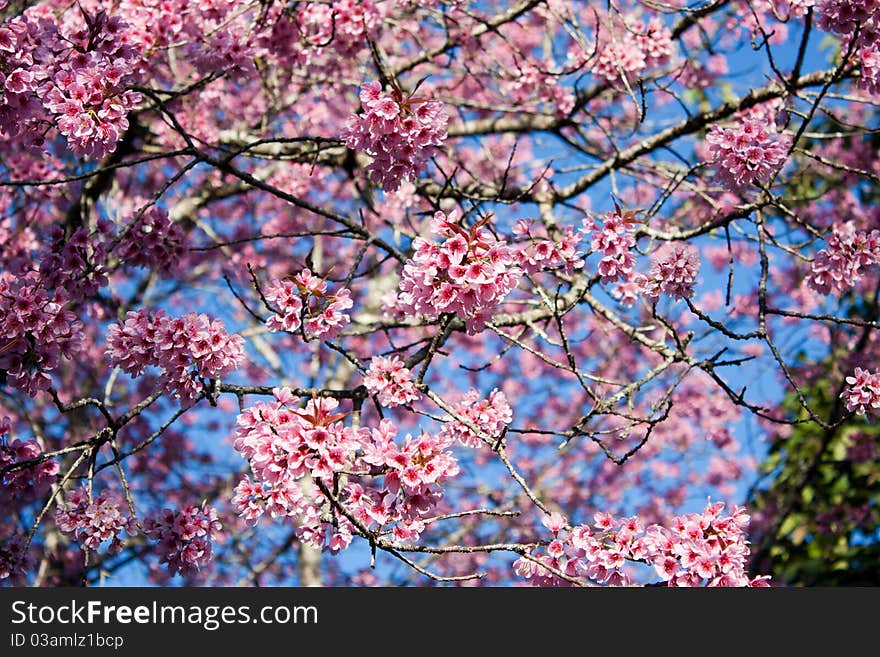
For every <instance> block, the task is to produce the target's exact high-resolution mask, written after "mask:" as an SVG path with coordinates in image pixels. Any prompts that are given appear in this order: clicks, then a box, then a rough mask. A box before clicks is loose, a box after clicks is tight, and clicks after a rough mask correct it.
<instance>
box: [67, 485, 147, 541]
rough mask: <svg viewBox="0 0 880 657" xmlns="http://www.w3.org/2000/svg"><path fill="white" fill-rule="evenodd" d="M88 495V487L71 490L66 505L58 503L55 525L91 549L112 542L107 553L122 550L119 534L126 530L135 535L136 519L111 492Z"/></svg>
mask: <svg viewBox="0 0 880 657" xmlns="http://www.w3.org/2000/svg"><path fill="white" fill-rule="evenodd" d="M89 498H90V495H89V490H88V488H87V487H86V486H82V487H80V488H75V489H73V490H72V491H70V492H69V493H68V495H67V500H66V503H67V506H66V507H65V506H61V505H59V507H58V510H57V511H56V512H55V524H56V525H57V526H58V529H60V530H61V531H62V532H64V533H65V534H67V535H69V536H71V537H73V538H74V539H76V540H77V541H79V543H81V544H82V545H83V547H85V548H87V549H89V550H97V549H98V548H99V547H100V545H101V543H103V542H104V541H110V546H109V547H108V550H107V551H108V553H109V554H116V553H118V552H120V551H121V550H122V548H123V543H122V540H121V539H120V538H119V534H120V533H121V532H123V531H126V532H128V533H130V534H133V533H134V532H135V529H136V527H135V522H134V519H133V518H131V517H130V516H127V515H126V514H125V511H124V509H123V507H122V504H120V503H119V501H118V500H117V499H116V497H115V496H114V495H113V494H112V493H110V492H109V491H102V492H101V493H100V494H99V495H96V496H94V495H93V496H91V499H89Z"/></svg>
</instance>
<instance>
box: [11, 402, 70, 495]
mask: <svg viewBox="0 0 880 657" xmlns="http://www.w3.org/2000/svg"><path fill="white" fill-rule="evenodd" d="M4 419H5V420H6V424H7V425H8V418H4ZM0 428H2V427H0ZM8 431H9V429H8V426H7V427H6V428H5V430H4V431H2V432H0V433H8ZM42 454H43V450H42V449H40V445H39V443H37V441H36V440H24V441H22V440H19V439H18V438H13V439H12V440H9V439H8V438H4V439H2V440H0V470H2V469H3V468H8V467H9V466H12V465H14V464H16V463H23V462H25V461H31V460H34V459H38V458H39V457H40V456H41V455H42ZM58 470H59V468H58V462H57V461H55V460H54V459H47V460H45V461H42V462H39V463H35V464H33V465H30V466H28V467H22V468H18V469H16V470H9V471H7V472H5V473H4V474H3V477H2V479H0V505H2V506H3V508H4V509H13V508H16V507H18V506H20V505H22V504H25V503H27V502H30V501H31V500H34V499H36V498H37V497H39V496H40V495H42V494H44V493H45V492H46V491H47V490H48V489H49V485H50V484H51V483H52V482H53V481H54V480H55V477H56V476H57V475H58Z"/></svg>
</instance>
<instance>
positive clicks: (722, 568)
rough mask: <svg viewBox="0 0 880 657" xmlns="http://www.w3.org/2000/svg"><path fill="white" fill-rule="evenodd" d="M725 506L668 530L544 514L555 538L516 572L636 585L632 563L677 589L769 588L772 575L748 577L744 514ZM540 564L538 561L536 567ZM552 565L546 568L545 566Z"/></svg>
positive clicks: (545, 580) (556, 580) (681, 519)
mask: <svg viewBox="0 0 880 657" xmlns="http://www.w3.org/2000/svg"><path fill="white" fill-rule="evenodd" d="M724 506H725V505H724V503H723V502H715V503H708V504H707V505H706V508H705V509H704V510H703V512H702V513H689V514H685V515H682V516H675V517H674V518H672V520H671V521H670V522H669V523H668V524H667V525H666V526H661V525H658V524H653V525H650V526H648V527H645V524H644V523H643V522H642V520H641V519H640V518H639V517H638V516H632V517H628V518H614V517H613V516H612V515H610V514H608V513H604V512H599V513H596V514H595V516H594V518H593V524H592V526H591V525H578V526H575V527H571V528H569V527H568V526H567V524H566V522H565V520H564V518H563V517H562V516H561V515H559V514H558V513H554V514H551V515H549V516H545V518H544V519H543V523H544V525H545V526H546V527H547V528H548V529H550V531H551V532H552V533H553V539H552V540H551V541H550V542H549V543H547V545H546V546H545V547H544V550H543V551H542V552H541V553H538V554H534V555H531V556H532V559H527V558H525V557H521V558H519V559H518V560H517V561H516V563H515V569H516V572H517V573H518V574H519V575H520V576H522V577H524V578H526V579H529V580H532V581H533V582H535V583H537V584H564V583H565V580H564V579H562V578H560V577H558V576H557V575H556V574H555V573H554V572H553V571H556V572H559V573H562V574H564V575H566V576H567V577H569V578H574V579H577V580H579V581H583V580H584V579H586V580H587V581H591V582H594V583H599V584H605V585H608V586H632V585H634V584H635V583H636V580H635V579H634V577H633V574H631V573H630V572H629V570H628V569H627V568H626V565H627V563H628V562H633V563H642V564H646V565H648V566H650V567H652V568H653V571H654V574H655V575H656V576H657V577H659V578H660V580H661V581H663V582H666V584H667V585H668V586H670V587H672V586H702V585H706V586H766V585H767V579H768V578H767V577H756V578H754V579H751V580H750V579H749V578H748V576H747V574H746V566H747V561H748V557H749V547H748V542H747V540H746V538H745V533H744V530H745V527H747V526H748V523H749V517H748V515H747V514H746V512H745V509H743V508H741V507H734V508H733V510H732V511H731V513H730V515H723V512H724ZM536 561H537V563H536ZM544 566H546V568H545V567H544Z"/></svg>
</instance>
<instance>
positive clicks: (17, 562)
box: [0, 534, 33, 580]
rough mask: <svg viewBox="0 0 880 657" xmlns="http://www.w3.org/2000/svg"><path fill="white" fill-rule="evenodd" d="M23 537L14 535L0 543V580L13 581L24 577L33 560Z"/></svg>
mask: <svg viewBox="0 0 880 657" xmlns="http://www.w3.org/2000/svg"><path fill="white" fill-rule="evenodd" d="M25 546H26V542H25V538H24V536H22V535H21V534H14V535H12V536H9V537H7V538H5V539H4V540H3V541H2V542H0V580H4V579H9V580H14V579H17V578H19V577H22V576H24V575H25V574H26V573H27V572H28V571H29V570H30V569H31V565H32V561H33V558H32V556H31V554H30V553H29V552H28V551H27V549H26V547H25Z"/></svg>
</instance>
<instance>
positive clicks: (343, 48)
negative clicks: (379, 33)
mask: <svg viewBox="0 0 880 657" xmlns="http://www.w3.org/2000/svg"><path fill="white" fill-rule="evenodd" d="M380 20H381V14H380V12H379V8H378V7H377V5H376V3H374V2H371V1H370V0H333V2H327V3H325V2H308V3H306V6H305V7H304V8H303V9H302V10H301V11H300V12H299V13H298V15H297V26H298V28H299V31H300V34H301V38H302V39H303V40H304V41H305V42H306V43H308V44H309V45H310V46H312V47H314V48H327V47H330V48H333V49H334V50H335V51H336V52H338V53H339V55H340V56H351V55H354V54H355V53H356V52H357V51H358V50H360V49H361V48H363V47H364V46H365V45H366V39H367V37H368V36H370V35H371V34H372V33H373V32H374V31H375V28H376V27H377V26H378V25H379V22H380Z"/></svg>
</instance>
